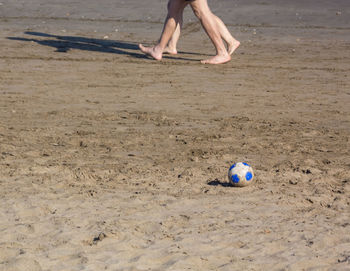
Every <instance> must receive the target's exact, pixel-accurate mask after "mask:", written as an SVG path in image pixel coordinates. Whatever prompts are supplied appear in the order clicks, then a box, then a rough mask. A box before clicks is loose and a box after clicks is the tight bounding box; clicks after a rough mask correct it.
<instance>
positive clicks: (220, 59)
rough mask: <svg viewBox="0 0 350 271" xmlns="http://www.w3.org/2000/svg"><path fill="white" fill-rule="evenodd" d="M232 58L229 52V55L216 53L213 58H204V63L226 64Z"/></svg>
mask: <svg viewBox="0 0 350 271" xmlns="http://www.w3.org/2000/svg"><path fill="white" fill-rule="evenodd" d="M230 60H231V56H230V55H229V54H227V55H216V56H214V57H212V58H209V59H206V60H202V61H201V63H202V64H224V63H226V62H229V61H230Z"/></svg>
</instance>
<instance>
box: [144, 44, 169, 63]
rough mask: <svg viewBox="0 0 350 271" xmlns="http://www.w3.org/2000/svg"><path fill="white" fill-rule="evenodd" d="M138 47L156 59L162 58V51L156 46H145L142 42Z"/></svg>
mask: <svg viewBox="0 0 350 271" xmlns="http://www.w3.org/2000/svg"><path fill="white" fill-rule="evenodd" d="M139 48H140V50H141V51H142V52H143V53H144V54H146V55H149V56H151V57H153V58H154V59H156V60H161V59H162V56H163V52H162V51H161V50H160V49H159V48H157V46H153V47H145V46H143V45H142V44H139Z"/></svg>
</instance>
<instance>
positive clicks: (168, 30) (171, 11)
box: [139, 0, 187, 60]
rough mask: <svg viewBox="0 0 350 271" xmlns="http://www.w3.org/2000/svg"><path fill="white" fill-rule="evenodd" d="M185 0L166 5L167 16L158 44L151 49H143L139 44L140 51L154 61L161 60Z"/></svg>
mask: <svg viewBox="0 0 350 271" xmlns="http://www.w3.org/2000/svg"><path fill="white" fill-rule="evenodd" d="M186 4H187V3H186V1H185V0H169V3H168V15H167V17H166V20H165V23H164V28H163V31H162V35H161V37H160V40H159V42H158V44H156V45H155V46H152V47H145V46H143V45H142V44H139V48H140V50H141V51H142V52H143V53H145V54H147V55H150V56H151V57H153V58H154V59H156V60H161V59H162V56H163V52H164V49H165V47H166V45H167V44H168V42H169V40H170V39H171V37H172V35H173V34H174V32H175V29H176V26H177V25H178V24H179V22H180V18H181V16H182V11H183V9H184V7H185V5H186Z"/></svg>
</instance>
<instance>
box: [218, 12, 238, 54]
mask: <svg viewBox="0 0 350 271" xmlns="http://www.w3.org/2000/svg"><path fill="white" fill-rule="evenodd" d="M213 15H214V18H215V20H216V23H217V25H218V28H219V32H220V35H221V37H222V38H223V40H224V41H225V42H226V43H227V51H228V53H229V54H230V55H232V54H233V52H234V51H235V50H236V49H237V48H238V46H239V45H240V44H241V43H240V42H239V41H238V40H236V39H235V38H234V37H233V36H232V35H231V33H230V31H228V29H227V27H226V25H225V24H224V22H223V21H222V20H221V19H220V18H219V17H218V16H216V15H215V14H213Z"/></svg>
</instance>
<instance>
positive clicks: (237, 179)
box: [228, 162, 254, 186]
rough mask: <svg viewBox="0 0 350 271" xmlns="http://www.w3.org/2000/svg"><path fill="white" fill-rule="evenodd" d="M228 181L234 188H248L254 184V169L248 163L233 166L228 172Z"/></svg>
mask: <svg viewBox="0 0 350 271" xmlns="http://www.w3.org/2000/svg"><path fill="white" fill-rule="evenodd" d="M228 179H229V181H230V183H231V184H232V185H233V186H247V185H250V184H251V183H252V182H253V179H254V172H253V168H252V167H251V166H250V165H248V164H247V163H242V162H239V163H236V164H233V165H232V166H231V167H230V169H229V171H228Z"/></svg>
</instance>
